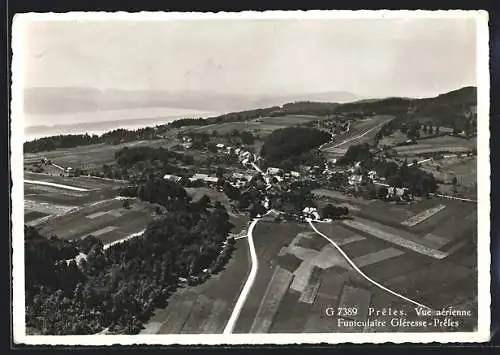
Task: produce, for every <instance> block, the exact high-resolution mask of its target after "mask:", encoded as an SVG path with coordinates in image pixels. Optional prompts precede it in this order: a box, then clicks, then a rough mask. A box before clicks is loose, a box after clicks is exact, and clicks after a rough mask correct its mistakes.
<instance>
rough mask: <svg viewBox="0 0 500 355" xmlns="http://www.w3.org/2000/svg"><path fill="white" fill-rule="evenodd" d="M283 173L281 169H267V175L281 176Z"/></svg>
mask: <svg viewBox="0 0 500 355" xmlns="http://www.w3.org/2000/svg"><path fill="white" fill-rule="evenodd" d="M280 172H281V169H279V168H271V167H269V168H267V173H268V174H270V175H276V174H279V173H280Z"/></svg>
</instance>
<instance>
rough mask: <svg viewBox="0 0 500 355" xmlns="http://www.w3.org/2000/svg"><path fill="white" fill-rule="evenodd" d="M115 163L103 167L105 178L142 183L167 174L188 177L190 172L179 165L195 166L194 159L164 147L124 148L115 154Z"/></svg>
mask: <svg viewBox="0 0 500 355" xmlns="http://www.w3.org/2000/svg"><path fill="white" fill-rule="evenodd" d="M115 161H116V164H114V165H107V164H105V165H103V166H102V175H103V177H107V178H112V179H126V180H132V181H133V182H139V183H141V182H144V181H146V180H148V179H152V178H158V177H163V176H164V175H165V174H175V175H179V176H181V177H187V176H188V175H189V172H188V171H187V170H186V169H185V168H182V167H180V166H179V165H190V164H193V163H194V158H193V156H192V155H188V154H182V153H177V152H174V151H170V150H168V149H165V148H162V147H160V148H152V147H130V148H129V147H124V148H122V149H121V150H119V151H117V152H116V153H115Z"/></svg>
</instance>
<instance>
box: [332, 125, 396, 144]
mask: <svg viewBox="0 0 500 355" xmlns="http://www.w3.org/2000/svg"><path fill="white" fill-rule="evenodd" d="M391 120H392V119H390V120H387V121H384V122H381V123H379V124H378V125H376V126H375V127H372V128H370V129H369V130H368V131H366V132H364V133H362V134H360V135H359V136H356V137H353V138H349V139H347V140H345V141H342V142H340V143H338V144H336V145H334V146H333V147H331V148H338V147H340V146H341V145H344V144H346V143H349V142H351V141H354V140H356V139H359V138H362V137H364V136H366V135H367V134H368V133H370V132H372V131H373V130H375V129H377V128H379V127H380V126H383V125H384V124H386V123H387V122H389V121H391Z"/></svg>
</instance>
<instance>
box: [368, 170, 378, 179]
mask: <svg viewBox="0 0 500 355" xmlns="http://www.w3.org/2000/svg"><path fill="white" fill-rule="evenodd" d="M368 177H369V178H370V179H372V180H373V179H375V178H376V177H377V172H376V171H375V170H370V171H369V172H368Z"/></svg>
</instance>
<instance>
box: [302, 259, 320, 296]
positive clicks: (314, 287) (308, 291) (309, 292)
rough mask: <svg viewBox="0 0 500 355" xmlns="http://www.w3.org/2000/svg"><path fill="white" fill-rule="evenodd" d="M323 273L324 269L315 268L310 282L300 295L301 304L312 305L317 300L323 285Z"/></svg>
mask: <svg viewBox="0 0 500 355" xmlns="http://www.w3.org/2000/svg"><path fill="white" fill-rule="evenodd" d="M321 272H322V269H320V268H319V267H314V268H313V270H312V272H311V276H310V277H309V282H308V284H307V286H306V288H305V289H304V291H303V292H302V294H301V295H300V298H299V302H304V303H309V304H312V303H313V302H314V300H315V299H316V295H317V293H318V290H319V286H320V284H321Z"/></svg>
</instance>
